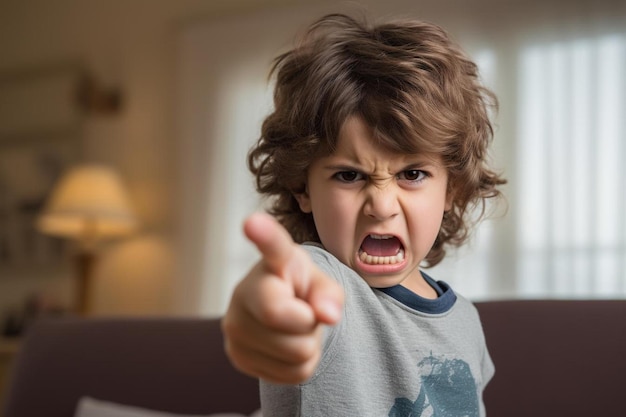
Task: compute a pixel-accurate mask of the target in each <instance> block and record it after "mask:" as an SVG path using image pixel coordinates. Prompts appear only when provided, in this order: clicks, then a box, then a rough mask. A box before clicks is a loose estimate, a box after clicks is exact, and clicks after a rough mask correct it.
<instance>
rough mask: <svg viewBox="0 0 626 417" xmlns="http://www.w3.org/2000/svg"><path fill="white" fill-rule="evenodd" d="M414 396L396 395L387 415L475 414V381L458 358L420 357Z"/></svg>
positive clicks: (442, 416)
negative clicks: (398, 396) (417, 388)
mask: <svg viewBox="0 0 626 417" xmlns="http://www.w3.org/2000/svg"><path fill="white" fill-rule="evenodd" d="M417 368H418V370H419V374H420V378H421V380H422V387H421V388H420V392H419V393H418V395H417V399H415V400H414V401H413V400H410V399H408V398H396V400H395V403H394V405H393V407H392V408H391V410H390V411H389V417H478V416H479V414H480V410H479V404H478V392H477V390H476V381H475V380H474V377H473V376H472V372H471V371H470V367H469V365H468V364H467V362H465V361H463V360H461V359H445V358H436V357H434V356H433V355H432V353H431V355H430V356H428V357H426V358H424V359H423V360H422V361H421V362H420V363H419V364H418V365H417Z"/></svg>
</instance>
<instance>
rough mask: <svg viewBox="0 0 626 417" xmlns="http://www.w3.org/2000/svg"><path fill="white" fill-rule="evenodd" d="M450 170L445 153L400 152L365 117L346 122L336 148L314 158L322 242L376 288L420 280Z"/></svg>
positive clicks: (308, 205)
mask: <svg viewBox="0 0 626 417" xmlns="http://www.w3.org/2000/svg"><path fill="white" fill-rule="evenodd" d="M447 181H448V175H447V172H446V170H445V169H444V167H443V166H442V165H441V161H440V159H439V158H438V157H433V156H426V155H406V154H400V153H393V152H390V151H388V150H385V149H383V148H381V147H379V146H377V145H376V144H375V142H374V141H373V139H372V134H371V130H370V128H369V127H368V126H367V125H366V124H365V123H363V122H362V121H361V120H360V119H359V118H351V119H349V120H348V121H347V122H346V123H345V125H344V126H343V128H342V130H341V132H340V136H339V141H338V146H337V149H336V151H335V152H334V153H333V154H331V155H329V156H325V157H322V158H319V159H317V160H316V161H314V162H313V164H312V165H311V167H310V168H309V172H308V182H307V192H306V193H305V194H301V195H298V196H296V198H297V199H298V202H299V203H300V208H301V209H302V210H303V211H304V212H307V213H311V212H312V214H313V218H314V220H315V226H316V228H317V232H318V234H319V237H320V240H321V243H322V244H323V245H324V247H325V248H326V249H327V250H328V251H329V252H330V253H332V254H333V255H335V256H336V257H337V258H338V259H339V260H340V261H341V262H343V263H344V264H346V265H347V266H349V267H350V268H352V269H354V270H355V271H356V272H357V273H358V274H359V275H360V276H361V277H363V278H364V279H365V281H366V282H367V283H368V284H369V285H370V286H371V287H379V288H383V287H389V286H392V285H396V284H403V285H404V286H406V287H409V288H411V287H414V286H418V285H421V283H422V282H423V278H422V277H421V274H420V273H419V270H418V267H419V264H420V263H421V262H422V260H423V259H424V257H425V256H426V255H427V254H428V252H429V251H430V248H431V247H432V245H433V243H434V241H435V238H436V237H437V234H438V232H439V228H440V226H441V221H442V218H443V213H444V210H447V209H449V208H450V201H449V197H448V195H447V193H446V190H447Z"/></svg>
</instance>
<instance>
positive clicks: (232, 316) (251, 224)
mask: <svg viewBox="0 0 626 417" xmlns="http://www.w3.org/2000/svg"><path fill="white" fill-rule="evenodd" d="M244 232H245V234H246V236H247V237H248V239H250V241H251V242H253V243H254V244H255V245H256V246H257V248H258V249H259V251H260V252H261V255H262V259H261V260H260V261H259V263H257V265H256V266H254V267H253V268H252V270H251V271H250V272H249V273H248V275H247V276H246V277H245V278H244V279H243V280H242V281H241V282H240V283H239V284H238V285H237V287H236V288H235V291H234V292H233V296H232V298H231V301H230V305H229V307H228V311H227V312H226V315H225V316H224V318H223V319H222V330H223V332H224V339H225V349H226V353H227V355H228V356H229V358H230V360H231V362H232V363H233V365H234V366H235V367H236V368H238V369H239V370H240V371H242V372H244V373H246V374H248V375H251V376H254V377H258V378H262V379H265V380H267V381H270V382H275V383H287V384H296V383H300V382H303V381H305V380H306V379H308V378H309V377H310V376H311V375H312V374H313V372H314V371H315V368H316V367H317V364H318V362H319V359H320V356H321V350H322V349H321V340H322V337H321V336H322V325H323V324H331V325H332V324H335V323H337V322H338V321H339V320H340V318H341V309H342V307H343V290H342V288H341V287H340V286H339V284H337V282H336V281H335V280H333V279H331V278H329V277H328V276H327V275H325V274H324V273H323V272H322V271H321V270H319V269H318V268H317V267H316V266H315V264H314V263H313V261H311V258H310V257H309V255H308V254H307V253H306V251H305V250H304V249H303V248H301V247H300V246H299V245H298V244H296V243H294V241H293V240H292V239H291V236H290V235H289V233H288V232H287V230H285V229H284V228H283V227H282V226H281V225H280V224H279V223H278V222H277V221H276V220H275V219H274V218H273V217H271V216H269V215H267V214H261V213H257V214H253V215H252V216H250V217H249V218H248V219H247V220H246V222H245V223H244Z"/></svg>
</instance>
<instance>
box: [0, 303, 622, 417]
mask: <svg viewBox="0 0 626 417" xmlns="http://www.w3.org/2000/svg"><path fill="white" fill-rule="evenodd" d="M476 306H477V307H478V309H479V311H480V314H481V317H482V321H483V326H484V329H485V334H486V337H487V344H488V346H489V349H490V352H491V355H492V358H493V360H494V362H495V364H496V369H497V370H496V376H495V377H494V379H493V380H492V381H491V383H490V384H489V386H488V387H487V390H486V392H485V402H486V406H487V412H488V415H489V416H490V417H517V416H520V417H521V416H524V417H530V416H532V417H541V416H546V417H560V416H568V417H571V416H603V417H606V416H616V417H617V416H626V384H625V382H624V377H625V376H626V300H611V301H609V300H602V301H600V300H595V301H582V300H581V301H549V300H545V301H491V302H483V303H476ZM222 343H223V342H222V335H221V332H220V328H219V321H218V320H215V319H212V320H211V319H156V318H151V319H121V318H111V319H57V320H42V321H40V322H38V323H36V324H35V325H33V326H32V327H31V328H30V330H29V331H28V334H27V337H26V339H25V340H24V343H23V346H22V349H21V352H20V354H19V357H18V360H17V363H16V366H15V368H14V375H13V379H12V385H11V387H10V389H9V392H8V396H7V397H6V401H5V410H4V414H3V415H4V416H5V417H31V416H47V417H70V416H73V415H74V410H75V408H76V404H77V402H78V400H79V398H81V397H84V396H90V397H94V398H97V399H101V400H107V401H112V402H115V403H120V404H132V405H135V406H139V407H144V408H147V409H154V410H163V411H169V412H176V413H181V414H183V413H184V414H202V415H207V414H211V413H218V412H237V413H241V414H245V415H248V414H249V413H252V412H253V411H254V410H256V409H257V408H258V407H259V398H258V385H257V382H256V381H255V380H254V379H251V378H248V377H245V376H243V375H241V374H239V373H237V372H236V371H235V370H234V369H233V368H232V367H231V366H230V364H229V363H228V361H227V360H226V357H225V355H224V352H223V346H222ZM266 417H270V416H266Z"/></svg>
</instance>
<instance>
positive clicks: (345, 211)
mask: <svg viewBox="0 0 626 417" xmlns="http://www.w3.org/2000/svg"><path fill="white" fill-rule="evenodd" d="M357 214H358V205H357V204H356V202H355V201H354V200H353V199H346V198H341V196H340V195H333V194H332V193H329V194H327V195H326V196H325V198H323V199H315V200H314V204H313V218H314V220H315V226H316V228H317V232H318V234H319V237H320V240H321V241H322V244H323V245H324V246H325V247H326V249H328V250H330V251H331V252H333V253H334V254H337V253H336V252H337V250H339V247H340V246H341V247H342V246H344V241H351V238H352V236H353V234H354V230H355V219H356V216H357Z"/></svg>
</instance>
